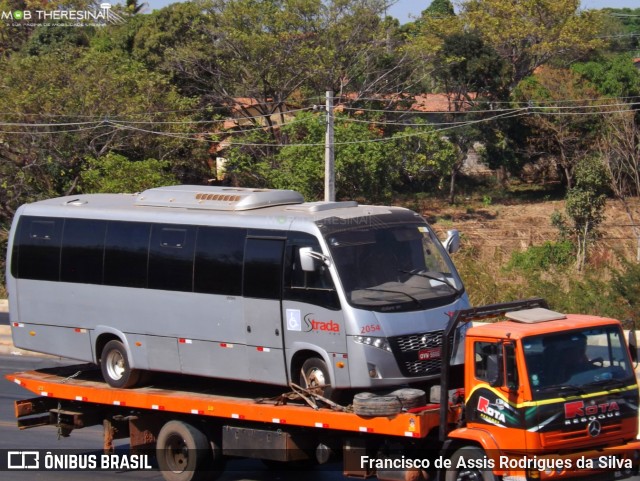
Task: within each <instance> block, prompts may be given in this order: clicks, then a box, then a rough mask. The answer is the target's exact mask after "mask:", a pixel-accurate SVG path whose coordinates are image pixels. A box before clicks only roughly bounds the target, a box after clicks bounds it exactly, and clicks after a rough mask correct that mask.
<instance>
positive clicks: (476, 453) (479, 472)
mask: <svg viewBox="0 0 640 481" xmlns="http://www.w3.org/2000/svg"><path fill="white" fill-rule="evenodd" d="M486 459H487V455H486V453H485V452H484V450H483V449H482V448H479V447H477V446H464V447H462V448H460V449H458V450H457V451H455V452H454V453H453V456H451V468H449V469H447V471H446V474H445V478H444V480H445V481H496V476H495V475H494V474H493V471H492V470H491V469H490V468H482V467H481V466H483V462H484V460H486ZM471 461H473V467H472V466H471V464H472V463H471ZM464 466H469V467H464ZM478 466H480V467H478Z"/></svg>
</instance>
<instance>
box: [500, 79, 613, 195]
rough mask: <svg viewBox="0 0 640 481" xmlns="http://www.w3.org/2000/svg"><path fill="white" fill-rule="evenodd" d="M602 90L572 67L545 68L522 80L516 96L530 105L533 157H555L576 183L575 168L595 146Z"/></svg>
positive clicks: (568, 181)
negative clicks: (599, 95)
mask: <svg viewBox="0 0 640 481" xmlns="http://www.w3.org/2000/svg"><path fill="white" fill-rule="evenodd" d="M597 98H598V93H597V92H596V90H595V89H594V88H593V86H592V85H590V84H589V83H588V82H587V81H585V80H583V79H582V77H581V76H580V75H578V74H576V73H574V72H572V71H571V70H566V69H554V68H550V67H545V68H544V69H542V70H541V71H540V72H538V73H537V74H536V75H534V76H532V77H529V78H527V79H525V80H524V81H522V82H521V83H520V84H519V85H518V87H517V89H516V90H515V92H514V94H513V99H514V100H516V101H518V102H520V103H521V104H522V103H524V104H527V105H529V107H530V109H531V110H530V113H529V115H528V116H527V117H526V118H525V119H524V120H523V122H524V124H525V125H526V126H527V127H528V128H529V135H528V139H527V149H528V153H529V156H530V158H531V159H532V160H536V159H539V158H541V157H547V158H551V160H554V161H555V163H556V165H558V167H559V169H560V173H561V174H562V175H563V176H564V179H565V182H566V185H567V187H568V188H571V187H572V186H573V183H574V182H573V176H574V170H575V168H576V166H577V165H579V163H580V161H581V159H582V158H583V157H584V156H585V155H587V153H588V152H590V151H592V150H593V149H594V148H595V145H596V141H597V134H598V127H599V126H600V125H601V122H602V116H601V115H600V112H599V108H598V101H597V100H595V99H597Z"/></svg>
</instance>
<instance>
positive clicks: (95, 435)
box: [0, 356, 640, 481]
mask: <svg viewBox="0 0 640 481" xmlns="http://www.w3.org/2000/svg"><path fill="white" fill-rule="evenodd" d="M56 365H64V362H62V361H57V360H52V359H44V358H36V357H27V356H25V357H19V358H16V357H11V356H0V376H1V377H0V455H3V456H5V455H6V454H5V451H4V450H29V449H74V450H76V449H77V450H82V452H83V453H87V454H91V453H93V454H98V455H99V454H100V453H101V451H100V450H101V449H102V428H101V427H99V426H94V427H89V428H85V429H80V430H76V431H73V432H72V433H71V436H69V437H68V438H61V439H60V440H58V439H57V434H56V428H55V427H53V426H44V427H39V428H35V429H27V430H24V431H20V430H18V428H17V427H16V420H15V417H14V412H13V406H14V401H16V400H18V399H27V398H30V397H33V396H34V395H33V394H32V393H30V392H29V391H26V390H24V389H22V388H20V387H19V386H18V385H16V384H14V383H12V382H9V381H7V380H6V379H5V377H4V376H5V375H6V374H9V373H12V372H17V371H27V370H33V369H40V368H45V367H53V366H56ZM118 447H120V448H121V449H124V448H126V447H127V444H126V442H124V440H121V441H119V442H118V441H116V449H118ZM6 474H7V473H2V472H0V478H3V479H11V480H14V479H15V480H25V481H26V480H29V481H31V480H46V481H76V480H85V479H87V478H89V477H91V479H92V480H93V479H95V480H99V481H115V480H119V481H122V480H153V481H161V480H162V479H163V477H162V474H161V473H160V472H159V471H155V470H154V471H129V472H123V471H116V472H113V471H91V474H90V475H89V472H87V471H59V472H46V471H20V472H19V471H11V472H10V475H11V476H10V477H6ZM219 479H220V480H221V481H241V480H242V481H274V480H278V481H299V480H300V479H304V480H305V481H343V480H347V479H348V478H345V477H344V476H342V464H341V463H330V464H329V465H326V466H324V467H318V468H314V469H310V470H309V471H305V472H292V471H286V472H278V471H273V470H269V469H268V468H266V467H265V465H264V464H262V462H260V461H257V460H244V459H243V460H233V461H230V462H228V463H227V466H226V472H225V474H224V475H223V476H221V477H220V478H219ZM639 481H640V480H639Z"/></svg>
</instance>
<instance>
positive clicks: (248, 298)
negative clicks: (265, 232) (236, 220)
mask: <svg viewBox="0 0 640 481" xmlns="http://www.w3.org/2000/svg"><path fill="white" fill-rule="evenodd" d="M284 246H285V239H282V238H264V237H262V238H261V237H251V236H250V235H249V237H248V238H247V241H246V244H245V254H244V275H243V297H244V306H245V307H244V316H245V319H244V320H245V324H246V339H247V354H248V356H247V357H248V359H247V361H248V363H249V380H251V381H259V382H265V383H270V384H285V383H286V369H285V360H284V349H283V337H282V305H281V303H282V259H283V255H284Z"/></svg>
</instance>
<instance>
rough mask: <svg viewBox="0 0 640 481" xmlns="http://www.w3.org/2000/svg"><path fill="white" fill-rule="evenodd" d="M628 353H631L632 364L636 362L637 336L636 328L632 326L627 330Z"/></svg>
mask: <svg viewBox="0 0 640 481" xmlns="http://www.w3.org/2000/svg"><path fill="white" fill-rule="evenodd" d="M628 344H629V353H630V354H631V360H632V361H633V363H634V364H637V363H638V337H637V336H636V330H635V328H634V327H633V326H632V327H631V329H630V330H629V340H628Z"/></svg>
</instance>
